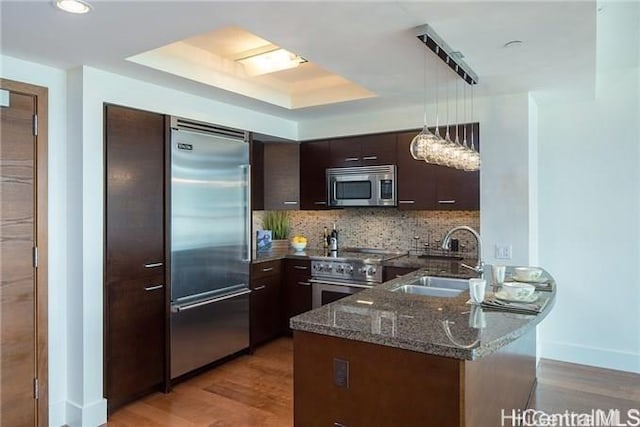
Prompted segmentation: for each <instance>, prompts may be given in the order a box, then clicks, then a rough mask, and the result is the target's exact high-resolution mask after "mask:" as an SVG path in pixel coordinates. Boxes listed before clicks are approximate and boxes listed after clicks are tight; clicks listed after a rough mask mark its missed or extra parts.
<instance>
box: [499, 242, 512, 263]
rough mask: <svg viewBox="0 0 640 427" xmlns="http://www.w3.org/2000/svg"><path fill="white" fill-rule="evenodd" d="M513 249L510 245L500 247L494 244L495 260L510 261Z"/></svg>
mask: <svg viewBox="0 0 640 427" xmlns="http://www.w3.org/2000/svg"><path fill="white" fill-rule="evenodd" d="M512 252H513V247H512V246H511V245H500V244H497V243H496V253H495V258H496V259H511V258H513V253H512Z"/></svg>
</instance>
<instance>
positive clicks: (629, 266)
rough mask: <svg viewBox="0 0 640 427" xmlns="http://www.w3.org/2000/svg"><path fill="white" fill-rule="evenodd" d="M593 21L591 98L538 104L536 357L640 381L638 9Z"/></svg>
mask: <svg viewBox="0 0 640 427" xmlns="http://www.w3.org/2000/svg"><path fill="white" fill-rule="evenodd" d="M597 22H598V52H600V53H601V54H599V55H598V64H597V69H598V74H597V78H596V81H597V87H596V95H595V99H591V100H585V99H582V100H580V101H576V102H571V101H570V100H568V101H565V102H558V101H557V100H556V102H554V103H545V102H543V101H541V103H540V104H539V146H540V153H539V154H540V158H539V164H540V177H539V197H540V208H539V215H540V262H541V264H542V265H544V266H546V267H547V268H548V269H549V270H550V271H551V272H552V274H553V275H554V276H555V277H556V279H557V280H558V283H559V286H558V301H557V304H556V307H555V309H554V310H553V312H552V313H551V315H550V316H549V318H548V319H547V320H546V321H545V322H544V323H543V324H542V328H541V337H542V343H541V344H542V356H543V357H548V358H553V359H560V360H566V361H571V362H576V363H584V364H588V365H596V366H603V367H607V368H612V369H621V370H627V371H635V372H640V270H639V269H640V190H639V188H640V119H639V117H640V68H638V56H635V58H634V53H635V52H639V50H638V44H640V42H639V40H640V5H637V4H636V5H632V4H630V3H628V4H613V3H608V4H606V7H605V9H604V12H603V13H600V14H599V15H598V21H597ZM630 42H631V43H635V46H633V45H632V46H629V43H630ZM612 51H613V52H614V53H615V52H617V53H618V54H617V55H615V54H613V55H612V53H611V52H612ZM613 59H615V61H613Z"/></svg>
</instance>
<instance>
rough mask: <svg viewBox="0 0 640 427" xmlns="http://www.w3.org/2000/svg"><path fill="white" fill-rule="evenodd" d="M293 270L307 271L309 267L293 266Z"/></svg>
mask: <svg viewBox="0 0 640 427" xmlns="http://www.w3.org/2000/svg"><path fill="white" fill-rule="evenodd" d="M293 268H295V269H296V270H308V269H309V267H305V266H304V265H294V266H293Z"/></svg>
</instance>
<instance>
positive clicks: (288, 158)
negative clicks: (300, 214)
mask: <svg viewBox="0 0 640 427" xmlns="http://www.w3.org/2000/svg"><path fill="white" fill-rule="evenodd" d="M299 171H300V144H298V143H297V142H266V143H264V179H263V185H264V186H263V188H264V209H265V210H292V209H300V175H299V173H300V172H299Z"/></svg>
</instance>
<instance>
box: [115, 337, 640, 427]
mask: <svg viewBox="0 0 640 427" xmlns="http://www.w3.org/2000/svg"><path fill="white" fill-rule="evenodd" d="M292 366H293V341H292V340H291V339H290V338H280V339H278V340H275V341H273V342H271V343H269V344H267V345H265V346H263V347H260V348H258V349H257V350H256V352H255V354H254V355H252V356H242V357H240V358H238V359H235V360H233V361H231V362H229V363H226V364H224V365H222V366H219V367H217V368H215V369H213V370H211V371H209V372H206V373H204V374H202V375H200V376H198V377H195V378H193V379H191V380H189V381H187V382H184V383H182V384H179V385H178V386H176V387H175V388H174V390H173V391H172V392H171V393H169V394H162V393H155V394H152V395H150V396H148V397H146V398H144V399H141V400H139V401H137V402H135V403H132V404H131V405H128V406H125V407H124V408H122V409H120V410H118V411H117V412H116V413H114V414H113V415H112V416H111V417H110V419H109V422H108V423H107V425H108V426H109V427H125V426H126V427H134V426H135V427H143V426H149V427H151V426H154V427H155V426H158V427H161V426H177V427H183V426H184V427H186V426H190V427H194V426H233V427H236V426H265V427H269V426H273V427H284V426H291V425H292V424H293V413H292V412H293V373H292V371H291V370H292ZM639 407H640V375H637V374H631V373H628V372H621V371H613V370H608V369H599V368H593V367H589V366H583V365H575V364H571V363H564V362H557V361H553V360H545V359H543V360H542V361H541V363H540V367H539V369H538V386H537V388H536V390H535V392H534V396H533V400H532V408H535V409H540V410H543V411H545V412H547V413H558V412H564V411H565V410H569V411H575V412H587V411H589V410H591V409H592V408H596V409H620V410H621V411H626V410H627V409H631V408H639Z"/></svg>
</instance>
